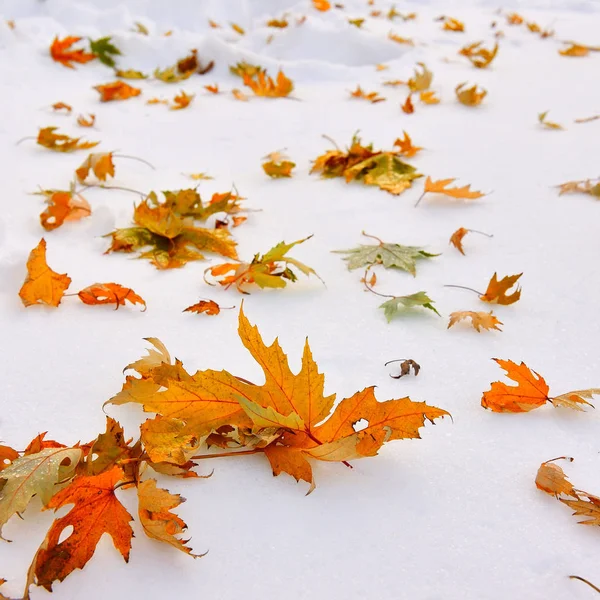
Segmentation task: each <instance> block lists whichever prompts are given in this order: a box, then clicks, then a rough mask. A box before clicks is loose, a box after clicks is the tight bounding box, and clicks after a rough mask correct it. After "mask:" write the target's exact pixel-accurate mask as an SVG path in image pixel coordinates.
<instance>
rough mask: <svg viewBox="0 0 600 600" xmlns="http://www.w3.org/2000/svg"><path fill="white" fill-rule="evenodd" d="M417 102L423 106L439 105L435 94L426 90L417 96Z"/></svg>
mask: <svg viewBox="0 0 600 600" xmlns="http://www.w3.org/2000/svg"><path fill="white" fill-rule="evenodd" d="M419 100H420V101H421V102H422V103H423V104H439V103H440V99H439V98H438V97H437V96H436V95H435V92H434V91H432V90H427V91H424V92H421V93H420V94H419Z"/></svg>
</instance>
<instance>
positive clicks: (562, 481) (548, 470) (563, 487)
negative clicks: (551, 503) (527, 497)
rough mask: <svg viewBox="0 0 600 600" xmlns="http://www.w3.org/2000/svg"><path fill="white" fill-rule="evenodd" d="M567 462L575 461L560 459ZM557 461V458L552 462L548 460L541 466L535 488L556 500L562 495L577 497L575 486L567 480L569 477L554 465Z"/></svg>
mask: <svg viewBox="0 0 600 600" xmlns="http://www.w3.org/2000/svg"><path fill="white" fill-rule="evenodd" d="M560 458H564V459H566V460H570V461H572V460H573V459H572V458H571V459H569V458H567V457H562V456H561V457H560ZM555 460H559V459H557V458H553V459H552V460H547V461H546V462H543V463H542V464H541V465H540V468H539V469H538V472H537V475H536V477H535V486H536V487H537V488H538V490H542V491H543V492H546V493H547V494H550V495H551V496H554V497H555V498H558V497H559V496H560V495H561V494H564V495H565V496H573V497H575V498H576V497H577V493H576V490H575V488H574V487H573V484H572V483H571V482H570V481H568V480H567V476H566V475H565V472H564V471H563V470H562V468H561V467H559V466H558V465H557V464H555V463H554V461H555Z"/></svg>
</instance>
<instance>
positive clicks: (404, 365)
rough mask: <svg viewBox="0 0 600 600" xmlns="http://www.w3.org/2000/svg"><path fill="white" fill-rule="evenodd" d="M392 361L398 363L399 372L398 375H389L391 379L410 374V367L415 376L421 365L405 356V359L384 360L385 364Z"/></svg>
mask: <svg viewBox="0 0 600 600" xmlns="http://www.w3.org/2000/svg"><path fill="white" fill-rule="evenodd" d="M393 362H399V363H400V373H399V374H398V375H390V377H391V378H392V379H401V378H402V377H404V376H406V375H409V374H410V369H411V367H412V370H413V373H414V374H415V377H416V376H417V375H418V374H419V371H420V370H421V365H420V364H419V363H418V362H415V361H414V360H413V359H412V358H407V359H406V360H399V361H398V360H388V362H386V363H385V364H386V366H387V365H389V364H390V363H393Z"/></svg>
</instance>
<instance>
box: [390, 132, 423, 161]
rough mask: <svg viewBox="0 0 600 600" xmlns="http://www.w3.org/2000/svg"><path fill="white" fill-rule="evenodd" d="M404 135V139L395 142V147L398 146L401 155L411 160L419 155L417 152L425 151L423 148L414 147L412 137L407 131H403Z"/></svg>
mask: <svg viewBox="0 0 600 600" xmlns="http://www.w3.org/2000/svg"><path fill="white" fill-rule="evenodd" d="M402 133H403V134H404V137H403V138H402V139H400V138H397V139H396V141H395V142H394V146H398V148H399V153H400V154H403V155H404V156H406V157H407V158H411V157H413V156H414V155H415V154H417V152H420V151H421V150H423V148H422V147H421V146H413V143H412V140H411V139H410V135H408V133H406V131H402Z"/></svg>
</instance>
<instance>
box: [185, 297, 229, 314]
mask: <svg viewBox="0 0 600 600" xmlns="http://www.w3.org/2000/svg"><path fill="white" fill-rule="evenodd" d="M231 308H235V307H233V306H232V307H231ZM183 312H193V313H197V314H200V313H206V314H207V315H218V314H219V313H220V312H221V307H220V306H219V305H218V304H217V303H216V302H215V301H214V300H200V301H199V302H196V304H192V306H188V307H187V308H185V309H184V310H183Z"/></svg>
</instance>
